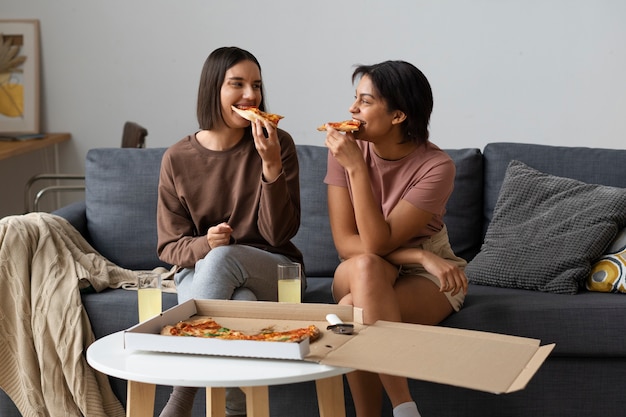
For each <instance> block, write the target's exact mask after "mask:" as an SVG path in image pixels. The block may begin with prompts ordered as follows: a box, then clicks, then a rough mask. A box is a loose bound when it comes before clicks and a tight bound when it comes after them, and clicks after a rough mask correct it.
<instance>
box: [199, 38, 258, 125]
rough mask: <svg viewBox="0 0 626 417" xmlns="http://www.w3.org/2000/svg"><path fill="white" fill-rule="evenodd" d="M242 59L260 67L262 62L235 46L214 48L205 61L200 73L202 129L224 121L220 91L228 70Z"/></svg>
mask: <svg viewBox="0 0 626 417" xmlns="http://www.w3.org/2000/svg"><path fill="white" fill-rule="evenodd" d="M241 61H252V62H254V63H255V64H256V65H257V67H259V73H260V72H261V64H259V61H257V59H256V57H255V56H254V55H252V54H251V53H250V52H248V51H246V50H244V49H241V48H237V47H235V46H230V47H222V48H218V49H216V50H214V51H213V52H211V54H210V55H209V56H208V57H207V59H206V61H204V66H203V67H202V74H201V75H200V86H199V87H198V108H197V115H198V124H199V127H200V129H208V130H210V129H213V128H214V127H215V126H216V124H217V123H218V122H222V121H224V117H223V116H222V105H221V101H220V99H221V97H220V91H221V89H222V84H224V78H225V77H226V71H228V70H229V69H230V68H231V67H232V66H234V65H236V64H238V63H240V62H241ZM263 97H265V94H263V87H261V104H260V105H259V109H261V110H265V100H264V99H263Z"/></svg>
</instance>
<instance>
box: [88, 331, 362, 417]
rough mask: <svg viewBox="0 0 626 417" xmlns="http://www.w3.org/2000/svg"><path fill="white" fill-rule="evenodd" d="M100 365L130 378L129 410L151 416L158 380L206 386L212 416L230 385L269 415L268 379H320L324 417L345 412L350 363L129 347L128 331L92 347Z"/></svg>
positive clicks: (256, 413) (257, 411)
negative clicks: (126, 344)
mask: <svg viewBox="0 0 626 417" xmlns="http://www.w3.org/2000/svg"><path fill="white" fill-rule="evenodd" d="M87 361H88V362H89V364H90V365H91V366H92V367H93V368H94V369H96V370H98V371H100V372H102V373H105V374H107V375H111V376H114V377H117V378H122V379H126V380H127V381H128V392H127V406H126V415H127V416H132V417H152V416H153V414H154V397H155V389H156V385H170V386H186V387H206V414H207V416H219V417H224V410H225V405H226V400H225V388H228V387H240V388H241V389H242V390H243V391H244V392H245V393H246V407H247V415H248V417H269V394H268V386H269V385H280V384H291V383H297V382H304V381H312V380H315V385H316V389H317V400H318V405H319V410H320V416H321V417H331V416H334V417H345V413H346V412H345V407H344V395H343V377H342V375H343V374H345V373H348V372H351V371H352V369H349V368H339V367H334V366H327V365H321V364H317V363H311V362H304V361H292V360H270V359H248V358H230V357H221V356H208V355H188V354H172V353H157V352H145V351H130V350H126V349H124V334H123V332H117V333H113V334H111V335H109V336H105V337H103V338H101V339H98V340H96V342H94V343H93V344H92V345H91V346H89V348H88V349H87Z"/></svg>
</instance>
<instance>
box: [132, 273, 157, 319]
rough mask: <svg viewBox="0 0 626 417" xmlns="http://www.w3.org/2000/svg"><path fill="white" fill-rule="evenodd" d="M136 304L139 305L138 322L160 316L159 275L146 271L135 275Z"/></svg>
mask: <svg viewBox="0 0 626 417" xmlns="http://www.w3.org/2000/svg"><path fill="white" fill-rule="evenodd" d="M137 302H138V304H139V322H143V321H146V320H148V319H151V318H152V317H154V316H158V315H159V314H161V311H162V308H163V301H162V295H161V274H159V273H156V272H151V271H146V272H140V273H139V274H138V275H137Z"/></svg>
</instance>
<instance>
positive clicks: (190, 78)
mask: <svg viewBox="0 0 626 417" xmlns="http://www.w3.org/2000/svg"><path fill="white" fill-rule="evenodd" d="M263 5H265V7H264V6H263ZM0 16H1V18H4V19H7V18H38V19H40V20H41V31H42V33H41V40H42V76H43V84H42V92H43V97H42V100H43V101H42V106H43V108H42V111H43V116H44V119H43V122H44V124H43V126H44V128H45V129H46V130H47V131H55V132H71V133H72V135H73V140H72V141H71V142H70V143H67V144H63V145H61V146H60V147H59V151H60V162H61V170H62V171H64V172H69V171H72V172H74V171H82V169H83V165H84V163H83V161H84V156H85V154H86V152H87V150H88V149H89V148H92V147H97V146H119V143H120V136H121V130H122V124H123V123H124V121H126V120H134V121H137V122H139V123H141V124H142V125H144V126H146V127H147V128H148V130H149V136H148V146H150V147H160V146H169V145H170V144H172V143H174V142H175V141H176V140H178V139H180V138H181V137H182V136H184V135H185V134H188V133H190V132H192V131H194V130H195V128H196V126H197V123H196V119H195V101H196V91H197V83H198V78H199V74H200V69H201V66H202V64H203V62H204V60H205V58H206V56H207V55H208V54H209V53H210V52H211V51H212V50H213V49H215V48H216V47H219V46H224V45H236V46H240V47H243V48H246V49H248V50H249V51H251V52H252V53H254V54H255V55H256V56H257V58H258V59H259V60H260V62H261V65H262V68H263V76H264V82H265V85H266V90H267V97H266V99H267V102H268V104H269V107H270V109H271V110H272V111H274V112H276V113H280V114H283V115H284V116H285V119H284V120H283V121H282V122H281V127H283V128H284V129H286V130H288V131H289V132H290V133H291V134H292V135H293V137H294V139H295V141H296V142H297V143H302V144H322V140H323V134H321V133H319V132H316V131H315V127H316V126H317V125H318V124H319V123H323V122H325V121H328V120H331V119H342V118H347V117H349V113H348V111H347V108H348V106H349V104H350V103H351V100H352V97H353V94H354V87H353V86H352V84H351V82H350V75H351V72H352V68H353V65H354V64H358V63H364V64H370V63H375V62H379V61H382V60H386V59H403V60H407V61H410V62H412V63H414V64H415V65H416V66H418V67H419V68H421V69H422V70H423V71H424V73H425V74H426V76H427V77H428V78H429V80H430V81H431V84H432V86H433V90H434V95H435V109H434V113H433V117H432V122H431V138H432V140H433V141H434V142H435V143H437V144H439V145H440V146H442V147H444V148H461V147H479V148H482V147H483V146H484V145H485V144H486V143H488V142H492V141H513V142H534V143H546V144H555V145H572V146H598V147H609V148H624V147H625V145H624V144H625V143H626V141H625V137H626V117H624V113H625V110H626V79H625V74H626V24H625V23H624V22H625V21H626V2H624V1H622V0H593V1H591V0H543V1H542V0H524V1H522V0H517V1H512V0H511V1H507V0H499V1H498V0H471V1H470V0H465V1H463V0H406V1H402V0H395V1H394V0H345V1H337V0H315V1H308V2H305V1H298V0H268V1H267V2H258V1H254V0H238V1H211V0H180V1H164V0H132V1H126V0H108V1H85V0H55V1H48V0H2V4H0Z"/></svg>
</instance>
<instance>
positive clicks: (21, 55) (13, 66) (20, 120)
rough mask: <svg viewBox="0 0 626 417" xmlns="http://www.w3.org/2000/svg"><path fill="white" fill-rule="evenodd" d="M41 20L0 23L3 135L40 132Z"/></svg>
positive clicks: (0, 125)
mask: <svg viewBox="0 0 626 417" xmlns="http://www.w3.org/2000/svg"><path fill="white" fill-rule="evenodd" d="M39 71H40V68H39V21H38V20H0V134H3V135H7V134H10V135H20V134H33V133H40V132H39V123H40V120H39V110H40V108H39V105H40V104H39V98H40V97H39V82H40V80H39Z"/></svg>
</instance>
